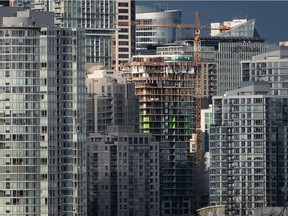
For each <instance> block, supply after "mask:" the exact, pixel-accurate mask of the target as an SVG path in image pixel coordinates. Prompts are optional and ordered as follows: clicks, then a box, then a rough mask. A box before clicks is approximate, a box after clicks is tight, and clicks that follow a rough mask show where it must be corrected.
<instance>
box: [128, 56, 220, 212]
mask: <svg viewBox="0 0 288 216" xmlns="http://www.w3.org/2000/svg"><path fill="white" fill-rule="evenodd" d="M193 64H194V63H193V57H192V56H191V55H187V56H185V55H169V56H159V55H158V56H134V57H133V60H132V62H131V63H130V70H129V72H128V73H127V75H129V77H130V78H131V80H132V81H133V82H134V83H135V88H136V95H138V97H139V102H140V131H141V132H144V133H152V134H153V135H154V136H155V138H156V140H157V141H159V142H160V166H161V167H160V185H161V189H160V190H161V192H160V197H161V214H162V215H189V216H190V215H193V214H194V213H195V210H196V208H197V207H199V205H198V206H196V200H195V193H194V192H195V191H194V190H195V184H194V182H195V176H194V174H195V172H194V171H193V170H194V168H195V166H194V164H195V148H193V146H192V145H190V143H193V142H191V138H192V134H193V133H195V130H196V128H195V126H194V125H195V119H194V116H195V109H194V103H193V101H194V99H195V97H194V95H195V91H194V88H193V86H195V83H194V82H195V80H194V65H193ZM200 68H201V69H200V70H201V77H202V79H201V81H202V82H203V83H202V85H201V86H202V89H201V91H200V92H201V96H203V98H205V97H206V98H209V97H211V96H213V92H217V83H216V82H217V64H216V63H214V62H206V63H205V62H202V63H201V64H200Z"/></svg>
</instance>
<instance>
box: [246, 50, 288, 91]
mask: <svg viewBox="0 0 288 216" xmlns="http://www.w3.org/2000/svg"><path fill="white" fill-rule="evenodd" d="M287 56H288V47H287V46H279V47H278V46H275V47H271V48H270V49H268V50H267V52H266V53H263V54H260V55H256V56H253V57H252V59H251V60H247V61H241V80H242V81H243V82H244V81H266V82H268V83H269V84H270V86H271V89H270V91H271V92H270V93H271V94H272V95H283V96H285V95H288V57H287Z"/></svg>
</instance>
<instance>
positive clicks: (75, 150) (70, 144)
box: [0, 7, 87, 216]
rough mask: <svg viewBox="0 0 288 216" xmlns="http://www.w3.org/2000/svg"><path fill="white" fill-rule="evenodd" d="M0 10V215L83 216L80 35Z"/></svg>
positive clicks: (41, 18) (46, 18)
mask: <svg viewBox="0 0 288 216" xmlns="http://www.w3.org/2000/svg"><path fill="white" fill-rule="evenodd" d="M0 10H5V13H8V12H9V11H10V10H11V11H12V12H11V14H10V16H7V17H3V18H2V20H1V23H2V25H1V27H0V50H1V52H0V68H1V70H0V72H1V73H0V83H1V99H0V115H1V123H0V140H1V141H0V147H1V153H0V164H1V165H0V166H1V170H0V173H1V175H0V176H1V177H0V185H1V190H0V203H1V205H0V206H1V207H0V214H1V215H19V216H20V215H21V216H23V215H27V216H28V215H29V216H30V215H39V216H40V215H41V216H45V215H47V216H48V215H67V216H68V215H71V216H72V215H83V216H84V215H87V209H86V205H87V202H86V199H87V198H86V148H85V142H86V121H85V68H84V63H85V59H84V58H83V56H84V54H85V53H84V52H83V47H85V44H84V40H83V39H84V38H85V34H84V33H85V32H84V31H83V30H81V29H71V28H57V27H53V21H54V16H53V14H52V13H43V12H37V11H35V12H31V11H19V12H17V16H15V17H14V12H15V11H14V9H13V8H12V9H11V8H2V7H1V8H0ZM1 14H2V12H1ZM51 25H52V26H51ZM48 26H49V27H48ZM60 47H61V49H60Z"/></svg>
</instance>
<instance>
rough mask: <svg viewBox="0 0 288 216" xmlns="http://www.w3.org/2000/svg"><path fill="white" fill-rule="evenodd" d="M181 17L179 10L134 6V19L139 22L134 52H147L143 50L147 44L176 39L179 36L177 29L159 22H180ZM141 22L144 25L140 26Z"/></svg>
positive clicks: (152, 44)
mask: <svg viewBox="0 0 288 216" xmlns="http://www.w3.org/2000/svg"><path fill="white" fill-rule="evenodd" d="M181 17H182V13H181V10H161V9H160V10H159V9H156V8H150V7H146V6H136V21H137V22H139V23H140V24H138V25H137V27H136V54H147V53H145V52H147V50H148V49H149V46H154V45H160V44H165V43H171V42H174V41H175V40H177V39H178V37H179V32H178V30H177V29H176V28H167V27H163V26H161V24H162V25H163V24H164V25H165V24H173V23H181ZM141 22H142V23H145V25H142V26H141ZM148 24H151V25H154V26H149V25H148ZM157 24H158V26H157Z"/></svg>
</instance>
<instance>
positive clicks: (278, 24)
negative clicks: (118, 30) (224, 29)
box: [136, 0, 288, 43]
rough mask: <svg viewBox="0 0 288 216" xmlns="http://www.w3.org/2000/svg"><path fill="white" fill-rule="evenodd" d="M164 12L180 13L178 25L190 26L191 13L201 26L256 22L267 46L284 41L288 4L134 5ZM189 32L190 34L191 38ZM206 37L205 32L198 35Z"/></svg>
mask: <svg viewBox="0 0 288 216" xmlns="http://www.w3.org/2000/svg"><path fill="white" fill-rule="evenodd" d="M159 3H160V5H161V7H162V8H164V9H167V8H168V9H181V10H182V23H190V24H193V23H194V11H195V10H197V11H198V12H199V18H200V23H201V25H205V26H210V23H211V22H223V21H229V20H232V19H241V18H242V19H245V18H247V19H256V29H257V31H258V33H259V34H260V35H261V36H262V37H263V38H265V39H266V40H267V41H268V42H271V43H278V42H279V41H288V1H247V0H246V1H216V0H196V1H192V0H190V1H172V0H170V1H144V0H136V5H146V6H152V7H153V6H154V7H159ZM192 34H193V32H192V33H191V35H192ZM201 34H203V35H208V34H209V30H203V31H201Z"/></svg>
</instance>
